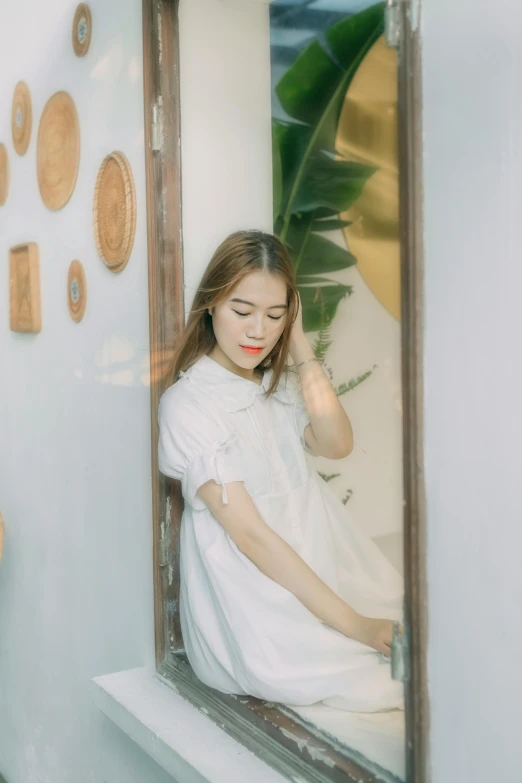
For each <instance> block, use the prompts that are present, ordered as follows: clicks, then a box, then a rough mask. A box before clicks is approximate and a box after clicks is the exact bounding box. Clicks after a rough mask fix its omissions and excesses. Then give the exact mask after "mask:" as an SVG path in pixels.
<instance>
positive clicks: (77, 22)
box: [72, 3, 92, 57]
mask: <svg viewBox="0 0 522 783" xmlns="http://www.w3.org/2000/svg"><path fill="white" fill-rule="evenodd" d="M91 35H92V17H91V10H90V8H89V6H88V5H87V3H80V5H79V6H78V7H77V9H76V13H75V14H74V19H73V27H72V44H73V49H74V53H75V54H76V56H77V57H84V56H85V55H86V54H87V52H88V51H89V46H90V45H91Z"/></svg>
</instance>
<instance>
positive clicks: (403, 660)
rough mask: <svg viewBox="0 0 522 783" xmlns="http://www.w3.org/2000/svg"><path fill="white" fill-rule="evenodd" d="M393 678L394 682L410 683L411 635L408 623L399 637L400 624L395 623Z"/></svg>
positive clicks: (392, 644)
mask: <svg viewBox="0 0 522 783" xmlns="http://www.w3.org/2000/svg"><path fill="white" fill-rule="evenodd" d="M391 676H392V680H399V682H408V680H409V679H410V634H409V627H408V623H407V622H406V621H405V623H404V631H403V632H402V634H401V635H399V623H397V622H394V623H393V637H392V643H391Z"/></svg>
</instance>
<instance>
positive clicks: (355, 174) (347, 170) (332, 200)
mask: <svg viewBox="0 0 522 783" xmlns="http://www.w3.org/2000/svg"><path fill="white" fill-rule="evenodd" d="M376 171H377V169H376V168H375V166H367V165H365V164H364V163H354V162H352V161H348V160H337V159H335V158H329V157H328V156H327V155H324V154H319V155H317V156H313V157H311V158H310V159H309V160H308V165H307V168H306V172H305V175H304V177H303V181H302V184H301V186H300V188H299V190H298V192H297V195H296V197H295V199H294V202H293V204H292V211H294V212H311V211H312V210H314V209H319V208H320V207H326V208H327V209H332V210H335V212H336V213H339V212H344V210H346V209H348V208H349V207H351V205H352V204H353V203H354V201H356V200H357V199H358V198H359V196H360V195H361V193H362V189H363V188H364V186H365V184H366V181H367V180H368V179H369V177H371V175H372V174H374V173H375V172H376Z"/></svg>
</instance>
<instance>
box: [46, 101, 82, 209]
mask: <svg viewBox="0 0 522 783" xmlns="http://www.w3.org/2000/svg"><path fill="white" fill-rule="evenodd" d="M79 162H80V125H79V122H78V114H77V113H76V107H75V105H74V101H73V99H72V98H71V96H70V95H69V94H68V93H66V92H56V93H55V94H54V95H53V96H52V97H51V98H49V100H48V101H47V103H46V104H45V107H44V110H43V112H42V118H41V120H40V127H39V129H38V150H37V169H38V187H39V188H40V195H41V196H42V199H43V202H44V204H45V206H46V207H48V208H49V209H61V208H62V207H63V206H65V204H67V202H68V201H69V199H70V198H71V196H72V193H73V190H74V186H75V184H76V177H77V175H78V165H79Z"/></svg>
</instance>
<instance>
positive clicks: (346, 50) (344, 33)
mask: <svg viewBox="0 0 522 783" xmlns="http://www.w3.org/2000/svg"><path fill="white" fill-rule="evenodd" d="M384 6H385V3H376V4H375V5H372V6H370V7H369V8H365V9H364V11H359V12H358V13H356V14H352V15H351V16H349V17H348V18H347V19H343V20H342V21H340V22H337V24H334V25H332V27H330V28H329V29H328V30H327V31H326V40H327V42H328V46H329V47H330V50H331V51H332V54H333V55H334V56H335V57H336V59H337V60H338V62H339V63H340V64H341V65H342V66H343V68H345V69H346V68H349V67H350V66H351V65H352V63H353V60H354V53H355V52H357V51H358V50H359V49H361V47H362V46H363V45H364V43H365V41H366V40H367V39H368V37H369V35H371V32H372V30H374V29H375V28H376V27H378V28H380V34H382V33H383V32H384Z"/></svg>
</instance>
